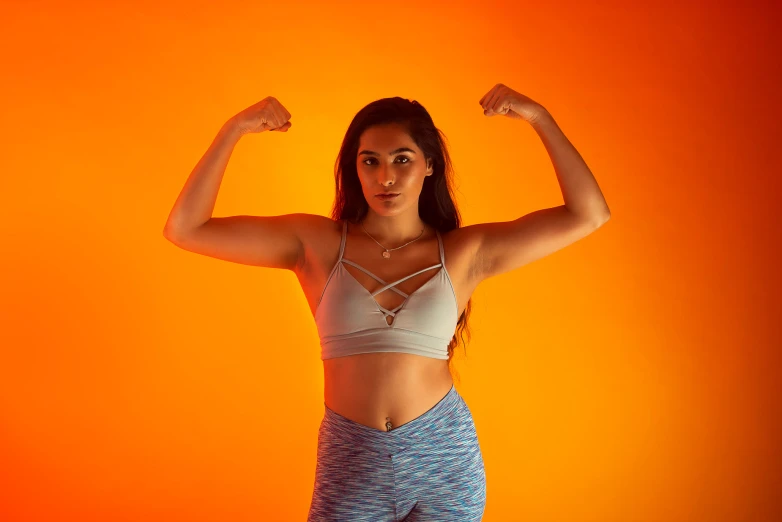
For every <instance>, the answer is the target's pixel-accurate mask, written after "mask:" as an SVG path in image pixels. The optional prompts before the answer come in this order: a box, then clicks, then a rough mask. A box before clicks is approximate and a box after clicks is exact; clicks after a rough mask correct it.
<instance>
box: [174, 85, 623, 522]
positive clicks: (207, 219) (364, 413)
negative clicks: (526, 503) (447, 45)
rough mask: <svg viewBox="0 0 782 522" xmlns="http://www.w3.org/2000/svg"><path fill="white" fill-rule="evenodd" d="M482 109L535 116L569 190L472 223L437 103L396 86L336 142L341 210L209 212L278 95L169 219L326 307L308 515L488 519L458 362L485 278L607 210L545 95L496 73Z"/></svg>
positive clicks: (218, 144)
mask: <svg viewBox="0 0 782 522" xmlns="http://www.w3.org/2000/svg"><path fill="white" fill-rule="evenodd" d="M479 103H480V105H481V106H482V108H483V110H484V114H485V115H486V116H493V115H496V114H503V115H506V116H508V117H512V118H515V119H522V120H524V121H527V122H529V123H531V124H532V125H533V126H534V128H535V129H536V130H537V132H538V133H539V135H540V136H541V137H542V139H543V142H544V144H545V146H546V149H547V151H548V152H549V155H550V156H551V158H552V160H553V163H554V167H555V171H556V173H557V176H558V181H559V183H560V186H561V188H562V193H563V196H564V200H565V205H562V206H559V207H554V208H549V209H543V210H538V211H536V212H532V213H530V214H527V215H525V216H522V217H521V218H519V219H516V220H514V221H509V222H498V223H483V224H477V225H471V226H465V227H462V226H461V221H460V217H459V213H458V210H457V208H456V205H455V204H454V200H453V197H452V187H451V183H452V180H451V175H452V171H451V164H450V158H449V155H448V152H447V149H446V146H445V143H444V139H443V137H442V135H441V133H440V131H439V130H438V129H437V128H436V127H435V125H434V122H433V121H432V118H431V117H430V115H429V113H428V112H427V111H426V109H424V107H423V106H421V105H420V104H419V103H417V102H415V101H412V102H410V101H408V100H406V99H403V98H399V97H395V98H386V99H381V100H378V101H375V102H373V103H370V104H369V105H367V106H366V107H364V108H363V109H362V110H361V111H359V112H358V114H356V116H355V117H354V118H353V121H352V122H351V124H350V126H349V128H348V130H347V133H346V135H345V138H344V141H343V143H342V148H341V150H340V152H339V156H338V160H337V165H336V172H335V182H336V201H335V204H334V207H333V210H332V213H331V217H330V218H327V217H324V216H317V215H311V214H288V215H282V216H265V217H259V216H232V217H222V218H220V217H212V210H213V208H214V202H215V200H216V198H217V192H218V189H219V186H220V181H221V178H222V175H223V172H224V171H225V167H226V164H227V162H228V159H229V157H230V155H231V152H232V150H233V147H234V145H235V144H236V142H237V141H238V139H239V138H240V137H241V136H243V135H244V134H247V133H251V132H263V131H266V130H277V131H283V132H285V131H287V130H288V129H289V128H290V127H291V122H290V121H289V120H290V117H291V114H290V113H289V112H288V111H287V110H286V109H285V108H284V107H283V106H282V105H281V104H280V102H279V101H277V99H275V98H273V97H268V98H266V99H264V100H262V101H261V102H259V103H257V104H255V105H252V106H250V107H248V108H247V109H245V110H244V111H242V112H240V113H238V114H236V115H235V116H233V117H232V118H231V119H229V120H228V122H227V123H226V124H225V125H224V126H223V128H222V129H221V131H220V133H219V134H218V137H217V138H216V139H215V141H214V142H213V143H212V145H211V147H210V148H209V150H208V151H207V152H206V154H205V155H204V157H203V158H202V159H201V161H200V162H199V163H198V165H196V167H195V169H194V170H193V172H192V173H191V175H190V177H189V179H188V181H187V183H186V184H185V187H184V189H183V190H182V193H181V194H180V196H179V198H178V199H177V201H176V204H175V205H174V208H173V210H172V212H171V215H170V216H169V219H168V222H167V224H166V232H165V235H166V237H167V238H168V239H169V240H170V241H172V242H174V243H175V244H176V245H177V246H179V247H181V248H183V249H186V250H189V251H193V252H197V253H200V254H205V255H209V256H212V257H216V258H220V259H225V260H228V261H233V262H237V263H243V264H249V265H255V266H263V267H270V268H285V269H288V270H292V271H294V272H295V273H296V275H297V277H298V279H299V282H300V283H301V286H302V289H303V291H304V294H305V296H306V298H307V301H308V303H309V306H310V310H311V312H312V315H313V318H314V320H315V322H316V325H317V329H318V334H319V337H320V344H321V359H322V360H323V366H324V372H325V392H324V399H325V400H324V416H323V420H322V421H321V424H320V429H319V432H318V451H317V465H316V471H315V484H314V492H313V496H312V502H311V505H310V509H309V516H308V521H333V520H350V521H357V520H366V521H372V522H377V521H398V520H407V521H426V520H428V521H434V520H437V521H459V522H462V521H478V520H481V518H482V516H483V512H484V508H485V504H486V474H485V470H484V463H483V458H482V454H481V450H480V446H479V443H478V438H477V434H476V430H475V425H474V423H473V418H472V415H471V413H470V410H469V408H468V407H467V404H466V403H465V401H464V400H463V398H462V397H461V395H459V393H458V392H457V391H456V388H455V387H454V382H453V379H452V376H451V369H450V362H451V359H452V356H453V350H454V347H455V346H456V344H457V338H458V336H457V334H455V331H456V330H458V331H459V333H461V332H462V330H464V329H465V328H466V326H467V318H468V316H469V311H470V296H471V295H472V293H473V291H474V290H475V288H476V286H477V285H478V283H480V282H481V281H483V280H485V279H487V278H489V277H492V276H494V275H498V274H501V273H504V272H507V271H509V270H512V269H514V268H517V267H520V266H522V265H524V264H526V263H529V262H531V261H533V260H535V259H539V258H541V257H543V256H546V255H548V254H550V253H552V252H555V251H557V250H559V249H561V248H563V247H565V246H566V245H568V244H571V243H573V242H575V241H577V240H578V239H580V238H582V237H584V236H586V235H588V234H589V233H591V232H592V231H594V230H595V229H596V228H597V227H599V226H600V225H602V224H603V223H604V222H605V221H606V220H607V219H608V216H609V210H608V206H607V205H606V202H605V200H604V199H603V196H602V194H601V192H600V189H599V187H598V185H597V183H596V181H595V179H594V177H593V176H592V174H591V172H590V171H589V169H588V167H587V166H586V164H585V163H584V162H583V160H582V159H581V157H580V156H579V154H578V152H576V150H575V149H574V148H573V147H572V145H571V144H570V143H569V141H568V140H567V138H566V137H565V136H564V135H563V134H562V132H561V131H560V130H559V128H558V127H557V125H556V124H555V123H554V120H553V118H551V116H550V115H549V114H548V112H547V111H546V110H545V109H544V108H543V107H542V106H541V105H540V104H538V103H536V102H534V101H532V100H531V99H529V98H527V97H526V96H524V95H522V94H520V93H518V92H516V91H514V90H512V89H510V88H508V87H506V86H504V85H502V84H497V85H496V86H495V87H494V88H492V89H491V90H490V91H489V92H488V93H487V94H486V95H485V96H484V97H483V98H482V99H481V100H480V102H479Z"/></svg>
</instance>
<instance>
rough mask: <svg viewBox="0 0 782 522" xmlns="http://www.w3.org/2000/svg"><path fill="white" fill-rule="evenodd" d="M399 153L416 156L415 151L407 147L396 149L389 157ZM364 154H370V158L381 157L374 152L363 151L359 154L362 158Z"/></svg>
mask: <svg viewBox="0 0 782 522" xmlns="http://www.w3.org/2000/svg"><path fill="white" fill-rule="evenodd" d="M399 152H412V153H413V154H415V151H414V150H413V149H410V148H407V147H399V148H398V149H394V150H392V151H391V152H389V153H388V155H389V156H392V155H394V154H397V153H399ZM362 154H369V155H370V156H380V154H378V153H377V152H375V151H372V150H362V151H361V152H359V153H358V155H359V156H361V155H362Z"/></svg>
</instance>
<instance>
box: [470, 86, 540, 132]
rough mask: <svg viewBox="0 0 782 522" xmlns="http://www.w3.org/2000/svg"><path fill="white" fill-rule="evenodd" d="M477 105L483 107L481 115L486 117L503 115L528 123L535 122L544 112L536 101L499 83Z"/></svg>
mask: <svg viewBox="0 0 782 522" xmlns="http://www.w3.org/2000/svg"><path fill="white" fill-rule="evenodd" d="M478 103H479V104H480V105H481V107H483V114H485V115H486V116H495V115H497V114H504V115H505V116H508V117H509V118H513V119H522V120H525V121H527V122H529V123H534V122H535V121H537V119H538V118H539V117H540V114H541V113H542V112H543V111H544V110H545V109H544V108H543V106H542V105H540V104H539V103H537V102H536V101H534V100H531V99H529V98H527V97H526V96H524V95H523V94H521V93H519V92H516V91H514V90H513V89H511V88H510V87H507V86H505V85H503V84H501V83H498V84H497V85H495V86H494V87H492V89H491V90H490V91H489V92H487V93H486V94H484V95H483V98H481V101H479V102H478Z"/></svg>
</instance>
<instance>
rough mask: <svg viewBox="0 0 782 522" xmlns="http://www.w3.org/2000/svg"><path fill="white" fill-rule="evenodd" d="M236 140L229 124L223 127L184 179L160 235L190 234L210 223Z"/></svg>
mask: <svg viewBox="0 0 782 522" xmlns="http://www.w3.org/2000/svg"><path fill="white" fill-rule="evenodd" d="M239 138H241V134H240V132H239V131H238V129H237V128H236V126H235V125H234V124H233V121H232V120H228V121H227V122H226V123H225V124H223V126H222V127H221V128H220V130H219V132H218V133H217V136H216V137H215V139H214V140H213V141H212V144H211V145H210V146H209V149H207V151H206V152H205V153H204V155H203V156H202V157H201V160H200V161H199V162H198V164H197V165H196V166H195V168H194V169H193V171H192V172H191V173H190V176H189V177H188V178H187V181H186V182H185V186H184V188H183V189H182V192H180V194H179V197H178V198H177V200H176V203H174V208H173V209H172V210H171V213H170V214H169V216H168V221H166V225H165V227H164V235H166V236H168V235H169V234H170V235H176V234H177V233H180V232H182V231H187V230H192V229H194V228H196V227H199V226H201V225H203V224H204V223H206V222H207V221H209V219H211V217H212V211H213V210H214V207H215V202H216V201H217V193H218V192H219V190H220V183H221V182H222V180H223V174H224V173H225V168H226V166H227V165H228V160H229V159H230V158H231V153H232V152H233V149H234V147H235V146H236V143H237V142H238V141H239Z"/></svg>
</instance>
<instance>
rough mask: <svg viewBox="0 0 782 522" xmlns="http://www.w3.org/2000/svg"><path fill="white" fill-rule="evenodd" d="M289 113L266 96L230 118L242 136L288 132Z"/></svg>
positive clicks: (289, 126) (273, 99) (289, 123)
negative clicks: (268, 131) (254, 133)
mask: <svg viewBox="0 0 782 522" xmlns="http://www.w3.org/2000/svg"><path fill="white" fill-rule="evenodd" d="M290 117H291V113H290V112H288V110H287V109H286V108H285V107H283V106H282V104H281V103H280V102H279V101H277V98H275V97H274V96H267V97H266V98H264V99H263V100H261V101H259V102H258V103H256V104H255V105H251V106H249V107H247V108H246V109H244V110H243V111H241V112H240V113H238V114H236V115H234V116H233V117H231V120H232V121H233V124H234V125H235V126H236V128H237V130H238V131H239V132H240V133H241V134H242V135H244V134H247V133H249V132H263V131H267V130H273V131H274V130H276V131H281V132H288V129H290V128H291V125H292V124H291V122H290V121H288V120H290Z"/></svg>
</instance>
